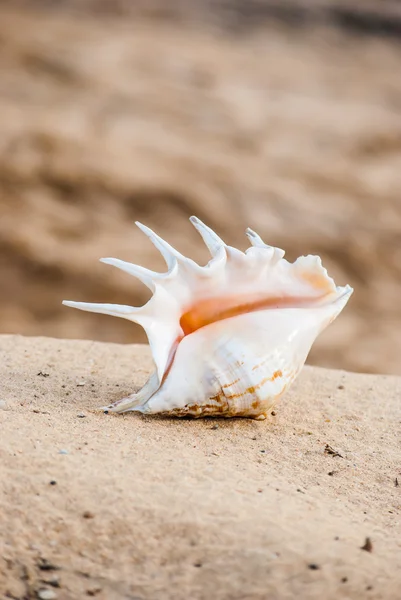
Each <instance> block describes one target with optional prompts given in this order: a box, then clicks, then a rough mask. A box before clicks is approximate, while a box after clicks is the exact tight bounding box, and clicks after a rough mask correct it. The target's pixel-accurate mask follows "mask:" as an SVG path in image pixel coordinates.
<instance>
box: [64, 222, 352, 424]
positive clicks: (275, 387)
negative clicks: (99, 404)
mask: <svg viewBox="0 0 401 600" xmlns="http://www.w3.org/2000/svg"><path fill="white" fill-rule="evenodd" d="M190 220H191V222H192V224H193V225H194V226H195V227H196V229H197V230H198V231H199V233H200V234H201V236H202V238H203V240H204V242H205V244H206V245H207V247H208V248H209V250H210V253H211V255H212V259H211V260H210V261H209V263H208V264H207V265H206V266H204V267H202V266H200V265H198V264H197V263H195V262H194V261H192V260H191V259H189V258H186V257H185V256H183V255H182V254H180V253H179V252H177V251H176V250H175V249H174V248H172V247H171V246H170V245H169V244H168V243H167V242H165V241H164V240H162V239H161V238H160V237H159V236H157V235H156V234H155V233H154V232H153V231H152V230H151V229H149V228H148V227H145V226H144V225H141V224H140V223H137V225H138V227H139V228H140V229H141V230H142V231H143V232H144V233H145V234H146V235H147V236H148V237H149V239H150V240H151V242H153V244H154V245H155V246H156V248H157V249H158V250H159V251H160V252H161V254H162V255H163V257H164V259H165V261H166V263H167V267H168V271H167V272H166V273H155V272H153V271H150V270H148V269H145V268H143V267H139V266H137V265H133V264H130V263H127V262H124V261H122V260H117V259H114V258H105V259H102V262H105V263H107V264H110V265H113V266H115V267H118V268H119V269H122V270H123V271H127V273H130V274H131V275H134V276H135V277H137V278H138V279H140V280H141V281H142V282H143V283H144V284H145V285H147V286H148V287H149V288H150V290H151V291H152V292H153V296H152V298H151V299H150V300H149V302H147V304H145V305H144V306H142V307H140V308H134V307H132V306H120V305H114V304H88V303H84V302H69V301H64V302H63V304H65V305H67V306H72V307H74V308H80V309H82V310H87V311H92V312H99V313H104V314H108V315H114V316H118V317H123V318H125V319H128V320H130V321H134V322H135V323H139V324H140V325H142V327H143V328H144V329H145V331H146V333H147V336H148V339H149V343H150V347H151V350H152V354H153V360H154V363H155V367H156V370H155V372H154V373H153V375H151V377H150V378H149V380H148V382H147V383H146V384H145V386H144V387H143V388H142V389H141V390H139V391H138V392H137V393H135V394H133V395H132V396H129V397H128V398H124V399H122V400H119V401H117V402H115V403H114V404H111V405H110V406H108V407H105V410H108V411H113V412H126V411H138V412H141V413H145V414H155V413H161V414H164V415H175V416H178V417H183V416H187V415H188V416H193V417H204V416H222V417H238V416H242V417H253V418H259V419H263V418H265V417H266V415H267V413H268V412H269V411H270V410H271V408H272V406H273V404H274V403H275V401H276V400H277V399H278V398H279V397H280V396H281V395H282V394H283V393H284V391H285V390H286V389H288V387H289V385H290V384H291V383H292V382H293V381H294V379H295V377H296V376H297V375H298V373H299V372H300V370H301V368H302V367H303V365H304V363H305V360H306V358H307V355H308V353H309V350H310V348H311V346H312V344H313V342H314V340H315V339H316V337H317V336H318V335H319V333H320V332H321V331H323V329H325V328H326V327H327V325H329V324H330V323H331V322H332V321H333V320H334V319H335V318H336V317H337V315H338V314H339V313H340V312H341V310H342V309H343V308H344V306H345V304H346V303H347V301H348V299H349V297H350V295H351V294H352V292H353V290H352V288H351V287H350V286H348V285H347V286H345V287H336V286H335V283H334V281H333V280H332V279H331V278H330V277H329V276H328V275H327V271H326V269H324V268H323V267H322V264H321V260H320V258H319V257H317V256H301V257H300V258H298V259H297V260H296V261H295V262H294V263H290V262H288V261H287V260H285V259H284V251H283V250H280V249H279V248H272V247H271V246H267V245H266V244H265V243H264V242H263V241H262V239H261V238H260V237H259V236H258V235H257V234H256V233H255V232H254V231H252V230H251V229H247V231H246V234H247V236H248V238H249V240H250V242H251V244H252V246H251V247H250V248H249V249H248V250H246V252H245V253H243V252H241V251H240V250H237V249H236V248H232V247H230V246H227V245H226V244H225V243H224V242H223V241H222V240H221V239H220V238H219V237H218V236H217V235H216V234H215V233H214V231H212V230H211V229H210V228H209V227H207V226H206V225H204V224H203V223H202V222H201V221H200V220H199V219H197V218H196V217H191V219H190Z"/></svg>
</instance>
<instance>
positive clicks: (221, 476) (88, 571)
mask: <svg viewBox="0 0 401 600" xmlns="http://www.w3.org/2000/svg"><path fill="white" fill-rule="evenodd" d="M0 355H1V361H0V364H1V367H0V368H1V373H0V381H1V387H0V389H1V394H0V400H1V409H0V473H1V476H0V597H1V598H2V599H3V598H13V599H18V600H23V599H24V600H25V599H27V598H37V597H38V594H39V597H42V598H46V597H47V598H57V599H59V600H67V599H68V600H70V599H71V600H72V599H74V600H76V599H80V598H86V597H96V598H98V599H99V600H106V599H107V600H114V599H130V600H134V599H136V600H139V599H152V600H158V599H160V600H164V599H168V598H171V599H174V600H180V599H183V600H184V599H185V600H188V599H194V600H196V599H205V600H206V599H210V598H214V599H220V598H222V599H223V598H224V599H230V600H231V599H232V600H234V599H236V600H246V599H249V600H253V599H268V598H269V599H270V598H272V599H278V600H279V599H282V598H283V599H284V598H302V599H323V598H324V599H328V600H329V599H334V598H336V599H338V598H340V599H345V598H347V599H351V598H355V599H356V598H358V599H360V598H375V599H380V598H383V599H394V600H396V599H398V598H399V597H400V595H399V594H400V586H401V538H400V531H401V529H400V511H401V485H399V486H397V481H398V482H400V484H401V464H400V461H399V447H400V423H401V403H400V395H401V380H400V379H399V378H397V377H395V376H377V375H357V374H350V373H347V372H344V371H335V370H331V371H330V370H325V369H322V368H318V367H306V368H305V369H304V371H303V372H302V374H301V376H300V377H299V379H298V380H297V382H296V383H295V384H294V386H293V388H292V389H291V390H290V391H289V392H288V394H287V395H286V396H285V397H284V398H283V399H282V400H281V401H280V403H279V404H278V406H277V408H276V414H275V415H274V416H272V417H271V418H270V419H269V420H266V421H264V422H256V421H251V420H244V419H242V420H241V419H238V420H236V419H232V420H227V421H224V420H218V419H210V420H176V419H160V418H154V417H153V418H152V417H141V416H137V415H134V414H128V415H123V416H122V415H120V416H112V415H104V414H103V413H102V412H96V411H94V409H96V408H97V407H99V405H104V404H105V403H107V402H110V401H112V400H116V399H117V398H119V397H120V396H122V395H124V394H127V393H131V392H132V391H134V390H135V389H136V388H137V387H138V386H140V385H141V384H142V383H143V382H144V381H145V379H146V377H147V375H148V373H149V371H150V369H151V358H150V354H149V349H148V348H147V347H145V346H141V345H117V344H105V343H101V342H86V341H73V340H67V341H59V340H54V339H50V338H25V337H18V336H2V337H1V338H0ZM326 444H328V445H329V446H330V447H331V448H332V449H334V450H335V451H336V452H338V453H339V454H340V456H336V455H333V454H329V453H327V452H325V448H326ZM367 537H368V538H370V540H371V544H372V548H371V552H369V551H367V550H364V549H362V546H364V544H365V540H366V538H367ZM44 590H47V592H44ZM52 592H53V595H52ZM46 594H47V595H46Z"/></svg>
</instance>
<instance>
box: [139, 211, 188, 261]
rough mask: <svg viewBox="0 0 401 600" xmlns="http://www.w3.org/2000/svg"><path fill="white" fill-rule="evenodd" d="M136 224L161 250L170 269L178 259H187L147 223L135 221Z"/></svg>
mask: <svg viewBox="0 0 401 600" xmlns="http://www.w3.org/2000/svg"><path fill="white" fill-rule="evenodd" d="M135 225H136V226H137V227H139V229H140V230H141V231H143V233H144V234H145V235H146V236H147V237H148V238H149V239H150V241H151V242H152V244H153V245H154V246H155V247H156V248H157V250H158V251H159V252H160V254H161V255H162V257H163V258H164V260H165V261H166V265H167V268H168V269H169V270H171V269H173V268H174V267H175V265H176V263H177V260H184V261H185V260H187V259H186V258H185V257H184V256H183V255H182V254H181V253H180V252H178V250H176V249H175V248H173V247H172V246H170V244H169V243H168V242H166V241H165V240H163V238H161V237H160V236H159V235H157V233H155V232H154V231H152V230H151V229H150V228H149V227H146V225H142V223H139V221H135Z"/></svg>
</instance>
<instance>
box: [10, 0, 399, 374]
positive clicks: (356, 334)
mask: <svg viewBox="0 0 401 600" xmlns="http://www.w3.org/2000/svg"><path fill="white" fill-rule="evenodd" d="M113 3H114V0H111V1H110V2H108V3H104V2H103V3H102V5H103V6H105V4H108V5H110V6H111V5H112V4H113ZM7 4H8V6H9V7H10V6H11V5H13V6H15V4H16V3H15V2H12V3H10V2H8V3H7ZM26 4H27V3H26ZM32 4H33V3H30V5H31V6H32ZM39 4H42V5H43V3H39V2H38V3H37V5H39ZM50 4H51V5H52V6H53V5H54V6H56V5H57V6H61V5H63V6H67V5H68V2H67V1H65V2H57V3H54V2H53V3H48V2H47V3H46V5H47V6H50ZM74 4H75V5H77V4H80V5H81V4H82V2H81V0H79V2H75V3H74ZM88 4H90V5H91V6H93V7H94V6H95V5H96V6H98V5H99V2H98V0H96V1H95V2H92V3H88V2H86V3H84V5H85V6H88ZM120 4H121V3H120ZM125 4H130V2H128V3H125ZM160 4H161V3H160V2H152V3H148V2H142V5H143V6H145V5H146V6H150V7H151V6H153V7H154V6H155V5H159V6H160ZM163 4H165V3H163ZM175 4H177V3H175ZM179 4H180V5H181V6H184V5H185V4H186V3H182V2H181V3H179ZM190 4H191V5H192V7H193V8H194V7H196V3H190ZM206 4H209V3H202V6H206ZM210 4H211V5H212V4H213V5H216V6H217V5H221V6H223V5H224V6H225V5H227V6H228V5H232V6H234V5H235V6H237V9H238V11H240V8H241V6H243V4H244V3H242V2H239V3H238V2H227V3H225V2H223V3H218V2H217V3H215V2H212V3H210ZM259 4H263V3H257V2H255V3H253V6H255V7H256V5H259ZM267 4H268V3H267ZM276 4H277V3H276ZM303 4H304V5H306V4H308V3H303ZM320 4H324V5H328V4H330V5H331V4H333V2H330V3H327V2H322V3H320ZM341 4H344V3H341ZM353 4H356V3H353ZM357 4H358V6H361V7H362V6H367V3H366V2H361V3H357ZM368 4H370V5H372V2H369V3H368ZM376 4H377V3H376ZM389 4H390V3H389V2H386V3H384V2H383V1H382V2H381V3H380V10H381V11H384V5H386V6H388V5H389ZM397 4H399V3H397ZM4 5H5V3H0V50H1V52H0V70H1V79H0V278H1V279H2V280H4V281H7V285H4V286H1V288H0V331H1V332H2V333H18V334H21V333H22V334H24V335H47V336H51V337H61V338H86V339H98V340H102V341H109V342H138V341H144V337H143V336H142V337H141V330H140V328H139V327H137V328H136V327H130V326H127V324H126V323H125V322H123V321H117V320H112V319H105V318H104V317H101V316H98V315H88V314H82V313H80V312H78V311H75V312H73V311H68V310H66V309H65V308H63V307H62V306H61V300H62V299H63V298H69V299H75V300H83V301H94V302H96V301H97V302H119V303H123V304H132V305H138V304H141V303H142V302H144V301H145V300H146V297H147V296H146V293H147V290H145V289H144V286H142V285H141V284H140V283H139V282H137V281H135V280H134V279H133V278H130V277H129V276H128V275H124V274H122V273H120V272H117V271H116V270H114V269H111V268H110V267H107V266H105V265H101V264H99V263H98V259H99V258H100V257H102V256H116V257H118V258H121V259H123V260H129V261H132V262H136V263H139V264H142V265H144V266H147V267H150V268H156V269H162V268H163V265H162V261H161V260H160V259H159V257H158V256H157V252H156V251H155V250H154V249H153V248H152V246H151V244H149V243H148V242H147V240H146V239H145V238H144V236H143V234H142V233H141V232H140V231H138V230H137V229H136V228H135V226H134V221H135V220H140V221H142V222H144V223H146V224H147V225H149V226H151V227H153V228H155V229H156V230H157V231H158V233H160V235H162V236H164V237H166V239H167V240H168V241H169V242H171V243H172V244H174V245H176V246H177V248H178V249H179V250H180V251H182V252H183V253H185V254H188V255H189V256H191V257H192V258H194V259H195V260H199V261H201V262H203V263H204V262H205V261H206V259H207V256H206V252H205V250H204V248H203V247H202V243H201V241H200V240H199V237H198V236H197V234H196V232H195V231H194V230H193V228H192V227H191V225H190V224H189V222H188V217H189V216H190V215H191V214H196V215H197V216H199V217H200V218H202V219H204V220H205V221H206V222H207V223H208V224H209V225H211V226H212V227H214V228H215V229H216V230H217V231H218V233H219V234H220V235H221V236H222V237H223V238H224V239H225V240H226V241H227V243H230V244H233V245H237V246H238V247H239V248H241V249H245V247H246V240H245V236H244V230H245V228H246V227H247V226H250V227H253V228H254V229H256V230H257V231H258V232H259V233H260V234H261V235H262V237H264V238H265V239H266V241H267V242H268V243H270V244H273V245H277V246H279V247H282V248H284V249H285V250H286V252H287V256H288V257H289V258H290V259H291V260H293V259H295V258H296V257H297V256H298V255H301V254H308V253H317V254H319V255H320V256H321V257H322V259H323V263H324V265H325V266H327V268H328V269H329V272H330V274H332V275H333V276H334V278H335V279H336V282H338V284H340V285H344V284H345V283H350V284H351V285H352V286H353V287H354V288H355V294H354V296H353V297H352V299H351V301H350V303H349V306H348V307H347V310H346V311H344V315H343V316H342V317H341V320H340V321H339V323H338V324H336V326H335V327H333V328H330V330H329V332H328V333H327V336H325V337H324V338H322V339H321V340H319V341H318V342H317V344H316V345H315V346H314V348H313V350H312V353H311V355H310V362H311V363H313V364H317V365H320V366H325V367H331V368H333V367H335V368H344V369H347V370H351V371H364V372H376V373H394V374H401V363H400V360H399V356H400V354H401V337H400V335H399V334H398V332H399V329H400V326H401V304H400V302H399V298H400V295H401V255H400V231H401V204H400V189H401V118H400V114H401V78H400V77H399V76H398V74H399V73H400V71H401V48H400V44H399V42H398V40H391V39H386V38H385V37H383V38H378V37H369V36H368V37H358V36H355V35H345V34H344V33H343V32H340V31H335V30H333V29H330V28H324V27H319V28H316V29H314V28H309V27H306V26H305V27H301V28H300V29H296V28H285V27H284V26H280V25H277V24H276V25H275V26H274V25H271V26H270V27H269V26H268V23H266V26H265V27H264V28H263V29H260V30H258V29H255V30H252V31H246V32H242V34H241V35H240V34H239V33H233V34H232V35H231V34H229V33H227V32H221V31H219V30H216V29H213V27H212V28H207V27H206V26H204V25H201V24H200V23H198V25H196V22H195V21H196V19H194V20H192V21H191V24H188V25H186V26H183V25H182V23H180V22H176V21H175V20H174V19H173V18H171V19H170V20H168V19H166V20H164V21H162V20H157V19H151V18H149V19H142V18H134V17H130V18H128V17H127V18H120V19H118V18H111V17H110V16H109V17H107V16H105V14H103V13H101V14H100V15H92V16H91V15H90V14H89V13H87V14H85V15H84V14H82V15H80V16H79V17H77V16H76V15H73V14H72V13H71V14H70V13H69V12H68V11H66V12H63V11H60V12H58V11H56V10H55V11H51V10H49V11H48V12H43V13H41V12H39V11H38V12H34V11H28V10H25V11H23V10H20V11H17V10H10V9H8V10H6V9H5V8H4ZM89 12H90V11H89ZM94 12H96V10H94ZM100 12H101V11H100ZM150 12H151V11H150ZM240 12H241V11H240ZM27 290H29V293H27Z"/></svg>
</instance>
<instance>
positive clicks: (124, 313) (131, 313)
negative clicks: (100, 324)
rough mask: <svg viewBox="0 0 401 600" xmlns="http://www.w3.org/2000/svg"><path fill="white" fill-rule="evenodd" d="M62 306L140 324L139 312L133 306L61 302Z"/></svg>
mask: <svg viewBox="0 0 401 600" xmlns="http://www.w3.org/2000/svg"><path fill="white" fill-rule="evenodd" d="M63 304H64V306H69V307H70V308H78V309H79V310H85V311H87V312H94V313H100V314H103V315H111V316H112V317H122V318H123V319H128V320H129V321H134V323H138V324H141V321H142V319H141V318H140V317H139V315H137V313H138V312H139V311H140V310H141V309H140V308H136V307H134V306H126V305H123V304H93V303H90V302H72V301H71V300H63Z"/></svg>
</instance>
